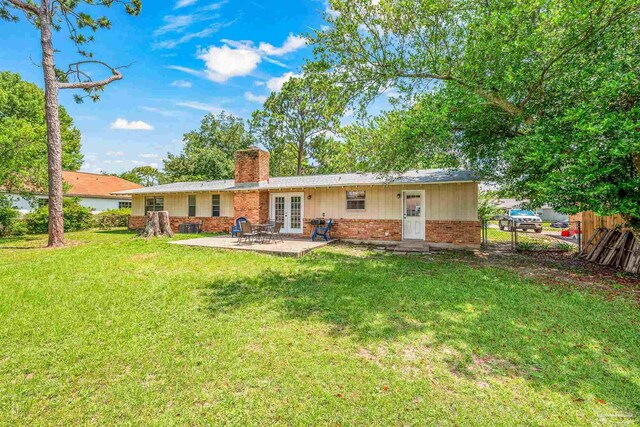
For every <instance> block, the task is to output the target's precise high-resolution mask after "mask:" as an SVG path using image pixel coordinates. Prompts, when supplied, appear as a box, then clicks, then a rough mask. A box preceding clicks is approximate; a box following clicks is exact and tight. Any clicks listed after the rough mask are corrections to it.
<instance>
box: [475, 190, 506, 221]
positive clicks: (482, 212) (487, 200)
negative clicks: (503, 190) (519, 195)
mask: <svg viewBox="0 0 640 427" xmlns="http://www.w3.org/2000/svg"><path fill="white" fill-rule="evenodd" d="M500 211H501V209H500V205H499V199H498V195H497V194H496V192H495V191H480V193H478V219H480V220H484V221H488V220H490V219H491V218H493V217H494V216H496V215H498V214H499V213H500Z"/></svg>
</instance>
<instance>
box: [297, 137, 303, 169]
mask: <svg viewBox="0 0 640 427" xmlns="http://www.w3.org/2000/svg"><path fill="white" fill-rule="evenodd" d="M303 154H304V141H300V142H299V143H298V176H300V175H302V156H303Z"/></svg>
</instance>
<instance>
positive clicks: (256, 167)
mask: <svg viewBox="0 0 640 427" xmlns="http://www.w3.org/2000/svg"><path fill="white" fill-rule="evenodd" d="M235 181H236V185H237V184H247V183H258V182H261V181H269V153H268V152H267V151H264V150H261V149H260V148H257V147H250V148H248V149H246V150H240V151H236V153H235Z"/></svg>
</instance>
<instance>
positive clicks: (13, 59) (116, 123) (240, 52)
mask: <svg viewBox="0 0 640 427" xmlns="http://www.w3.org/2000/svg"><path fill="white" fill-rule="evenodd" d="M324 9H325V4H324V2H323V1H321V0H300V1H287V0H249V1H246V0H228V1H224V0H222V1H211V0H209V1H207V0H171V1H169V0H165V1H151V0H146V1H143V9H142V13H141V15H140V16H139V17H130V16H127V15H126V14H125V13H124V12H123V11H122V10H121V9H118V8H115V7H114V8H113V10H107V12H108V13H107V16H108V17H109V18H110V19H111V21H112V24H113V26H112V29H111V30H107V31H99V32H98V33H97V35H96V42H95V43H94V44H93V45H92V49H93V52H94V53H95V57H96V59H100V60H104V61H106V62H108V63H110V64H111V65H126V64H131V66H130V67H128V68H126V69H124V70H123V74H124V80H122V81H119V82H115V83H113V84H111V85H109V86H108V87H107V88H106V90H105V91H104V92H103V94H102V99H101V100H100V101H99V102H98V103H93V102H91V101H87V102H85V103H83V104H79V105H78V104H76V103H75V102H74V101H73V98H72V96H73V93H78V92H74V91H63V92H62V93H61V96H60V103H61V104H62V105H64V106H65V107H66V108H67V110H68V111H69V112H70V114H71V116H72V117H73V118H74V119H75V123H76V126H77V127H78V128H79V129H80V131H81V132H82V136H83V141H82V144H83V148H82V151H83V154H84V155H85V164H84V166H83V168H82V170H83V171H87V172H101V171H107V172H122V171H125V170H129V169H131V168H133V167H135V166H141V165H153V166H160V167H161V166H162V161H161V159H162V158H163V157H164V156H166V153H167V152H174V153H177V152H179V151H180V149H181V146H182V143H181V140H182V135H183V134H184V133H185V132H188V131H190V130H192V129H195V128H197V127H198V125H199V122H200V120H201V118H202V116H203V115H204V114H206V113H207V112H209V111H211V112H214V113H218V112H220V111H222V110H226V111H228V112H230V113H233V114H236V115H238V116H241V117H243V118H248V117H250V115H251V112H252V111H254V110H255V109H258V108H260V106H261V102H262V101H263V100H264V99H265V98H266V96H267V95H268V94H269V93H270V91H271V90H278V88H279V87H280V86H281V85H282V83H283V81H285V80H286V78H287V77H288V76H291V75H294V74H296V73H298V72H299V71H300V67H301V65H302V64H303V63H304V60H305V59H307V58H309V57H310V56H311V49H310V48H309V47H308V46H306V45H305V42H304V39H303V38H301V37H299V36H300V35H301V34H304V33H307V32H310V31H311V30H312V29H316V28H319V27H320V25H322V23H323V18H322V13H323V11H324ZM96 10H97V9H96ZM103 13H104V12H103ZM0 38H1V39H2V40H3V43H2V47H1V48H0V70H9V71H13V72H19V73H20V74H21V75H22V76H23V78H24V79H25V80H28V81H31V82H34V83H36V84H38V85H39V86H42V73H41V70H40V68H38V67H37V66H36V65H34V63H33V62H36V63H38V62H39V61H40V57H41V56H40V50H39V39H38V33H37V32H36V30H35V29H34V28H33V27H31V26H30V25H29V24H27V23H26V22H24V20H22V22H20V23H18V24H11V23H6V22H0ZM56 46H57V48H58V49H60V50H61V52H59V53H58V54H57V57H56V64H57V65H58V66H59V67H61V68H62V67H64V66H66V65H67V64H68V63H69V62H73V61H75V60H78V59H80V58H79V57H78V56H77V55H76V54H75V53H74V50H73V47H72V46H71V45H70V44H69V43H68V41H67V40H66V33H64V32H62V33H60V34H59V35H58V36H57V39H56ZM91 72H92V76H94V77H95V78H99V77H100V76H101V75H103V74H100V70H99V69H92V70H91ZM79 93H80V94H82V92H79Z"/></svg>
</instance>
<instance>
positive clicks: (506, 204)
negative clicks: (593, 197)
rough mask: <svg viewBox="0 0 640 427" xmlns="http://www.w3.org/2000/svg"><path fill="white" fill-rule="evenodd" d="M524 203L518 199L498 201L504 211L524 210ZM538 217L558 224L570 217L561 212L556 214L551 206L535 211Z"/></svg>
mask: <svg viewBox="0 0 640 427" xmlns="http://www.w3.org/2000/svg"><path fill="white" fill-rule="evenodd" d="M523 203H524V202H523V201H521V200H516V199H500V200H498V206H499V207H501V208H503V209H519V208H522V205H523ZM535 213H536V215H538V216H539V217H540V218H541V219H542V220H543V221H549V222H556V221H564V220H568V219H569V215H566V214H561V213H560V212H556V211H555V210H554V209H553V208H552V207H550V206H546V205H544V206H542V207H540V208H538V209H535Z"/></svg>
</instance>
